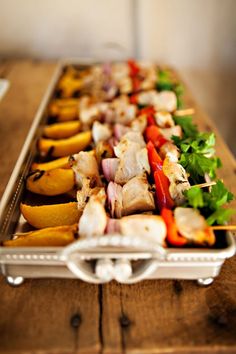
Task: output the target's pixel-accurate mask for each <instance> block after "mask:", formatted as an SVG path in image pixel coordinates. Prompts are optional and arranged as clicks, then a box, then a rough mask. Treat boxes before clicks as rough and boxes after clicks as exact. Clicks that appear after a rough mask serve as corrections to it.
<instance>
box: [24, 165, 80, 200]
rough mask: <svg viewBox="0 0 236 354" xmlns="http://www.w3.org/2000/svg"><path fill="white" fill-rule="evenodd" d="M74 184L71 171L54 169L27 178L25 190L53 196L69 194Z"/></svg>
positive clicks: (38, 172)
mask: <svg viewBox="0 0 236 354" xmlns="http://www.w3.org/2000/svg"><path fill="white" fill-rule="evenodd" d="M74 184H75V178H74V172H73V170H72V169H63V168H56V169H54V170H49V171H37V172H35V174H33V175H31V176H29V177H28V178H27V181H26V188H27V189H28V190H29V191H31V192H33V193H37V194H42V195H48V196H53V195H59V194H63V193H66V192H69V191H70V190H71V189H73V187H74Z"/></svg>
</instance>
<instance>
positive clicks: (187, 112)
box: [174, 108, 195, 117]
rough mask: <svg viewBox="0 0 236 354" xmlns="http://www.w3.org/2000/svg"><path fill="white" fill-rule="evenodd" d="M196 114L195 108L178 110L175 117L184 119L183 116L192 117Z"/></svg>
mask: <svg viewBox="0 0 236 354" xmlns="http://www.w3.org/2000/svg"><path fill="white" fill-rule="evenodd" d="M194 113H195V109H194V108H186V109H178V110H177V111H175V113H174V115H175V116H177V117H183V116H188V115H192V114H194Z"/></svg>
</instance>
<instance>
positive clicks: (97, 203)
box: [79, 193, 107, 237]
mask: <svg viewBox="0 0 236 354" xmlns="http://www.w3.org/2000/svg"><path fill="white" fill-rule="evenodd" d="M104 195H105V193H104ZM103 202H104V197H102V193H101V194H98V195H96V196H94V195H92V196H91V197H90V199H89V201H88V203H87V204H86V206H85V208H84V211H83V214H82V216H81V218H80V220H79V235H80V237H93V236H100V235H103V234H104V232H105V229H106V225H107V215H106V211H105V208H104V204H103Z"/></svg>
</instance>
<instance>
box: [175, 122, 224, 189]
mask: <svg viewBox="0 0 236 354" xmlns="http://www.w3.org/2000/svg"><path fill="white" fill-rule="evenodd" d="M174 121H175V123H176V124H178V125H180V126H181V128H182V130H183V137H182V138H180V137H177V136H173V137H172V140H173V141H174V143H175V145H176V146H177V147H178V148H179V149H180V152H181V155H180V160H179V162H180V164H181V165H182V166H183V167H184V168H185V169H186V171H187V172H188V173H189V174H190V180H191V181H192V182H193V183H194V184H197V183H201V182H202V181H203V180H204V176H205V174H206V173H207V174H209V176H210V177H211V178H216V169H217V168H219V167H220V166H221V161H220V159H219V158H218V157H215V156H213V155H214V153H215V149H214V146H215V135H214V134H213V133H200V132H199V131H198V129H197V127H196V125H195V124H193V122H192V117H191V116H185V117H174Z"/></svg>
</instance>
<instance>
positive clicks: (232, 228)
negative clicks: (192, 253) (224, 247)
mask: <svg viewBox="0 0 236 354" xmlns="http://www.w3.org/2000/svg"><path fill="white" fill-rule="evenodd" d="M210 228H211V230H214V231H217V230H225V231H236V225H216V226H210Z"/></svg>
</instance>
